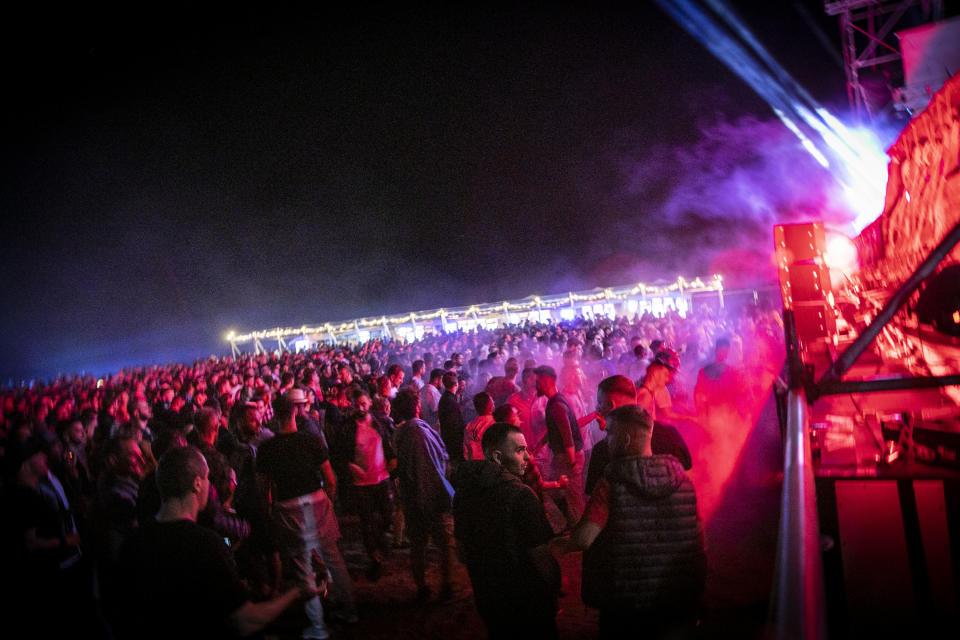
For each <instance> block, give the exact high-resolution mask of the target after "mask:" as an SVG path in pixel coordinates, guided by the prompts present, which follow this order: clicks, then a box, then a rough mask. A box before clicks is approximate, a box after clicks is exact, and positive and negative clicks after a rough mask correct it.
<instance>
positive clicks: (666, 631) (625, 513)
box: [570, 405, 706, 638]
mask: <svg viewBox="0 0 960 640" xmlns="http://www.w3.org/2000/svg"><path fill="white" fill-rule="evenodd" d="M608 429H609V430H610V437H611V438H612V444H611V454H612V460H611V462H610V463H609V464H608V465H607V467H606V469H605V470H604V474H603V478H602V479H601V480H600V481H598V482H597V484H596V486H595V487H594V490H593V493H591V494H590V500H589V502H588V504H587V508H586V510H585V511H584V515H583V518H582V519H581V520H580V523H579V524H578V525H577V526H576V528H575V529H574V530H573V533H571V535H570V546H571V547H573V548H575V549H581V550H584V554H583V576H582V587H581V593H582V597H583V601H584V603H585V604H587V605H589V606H592V607H596V608H598V609H600V637H601V638H619V637H622V634H624V633H625V632H627V631H629V630H634V631H635V630H637V629H643V633H644V637H650V638H661V637H670V638H674V637H686V635H687V634H688V633H690V632H692V631H693V630H694V629H695V628H696V621H697V616H698V614H699V605H700V598H701V596H702V595H703V589H704V581H705V577H706V555H705V553H704V546H703V529H702V527H701V524H700V519H699V517H698V515H697V494H696V491H695V490H694V487H693V483H692V482H691V481H690V479H689V478H688V477H687V475H686V473H684V470H683V466H682V465H681V464H680V462H679V461H678V460H677V459H676V458H675V457H673V456H671V455H653V452H652V451H651V448H650V436H651V433H652V431H653V421H652V420H651V419H650V414H649V413H647V411H646V410H645V409H643V407H640V406H638V405H625V406H622V407H618V408H617V409H614V410H613V411H611V412H610V414H609V415H608Z"/></svg>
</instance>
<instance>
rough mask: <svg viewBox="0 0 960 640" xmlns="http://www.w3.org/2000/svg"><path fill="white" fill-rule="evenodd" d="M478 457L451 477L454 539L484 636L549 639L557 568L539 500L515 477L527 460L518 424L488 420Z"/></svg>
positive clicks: (554, 626)
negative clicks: (480, 456) (465, 569)
mask: <svg viewBox="0 0 960 640" xmlns="http://www.w3.org/2000/svg"><path fill="white" fill-rule="evenodd" d="M481 444H482V448H483V455H484V459H483V460H467V461H465V462H463V463H462V464H461V465H460V466H459V467H458V469H457V471H456V472H455V474H454V478H453V484H454V487H455V489H456V493H455V494H454V497H453V520H454V536H455V537H456V539H457V542H458V547H459V549H460V552H461V556H462V558H463V560H464V562H465V563H466V565H467V572H468V573H469V574H470V582H471V584H472V585H473V594H474V599H475V601H476V605H477V610H478V611H479V612H480V616H481V617H482V618H483V620H484V622H485V623H486V625H487V632H488V635H489V637H490V638H517V637H527V638H556V637H557V622H556V613H557V595H558V594H559V591H560V566H559V565H558V564H557V561H556V559H555V558H554V557H553V555H552V553H551V551H550V548H549V543H550V541H551V539H552V538H553V530H552V529H551V527H550V523H549V522H548V521H547V517H546V514H545V513H544V510H543V505H542V504H541V503H540V501H539V500H538V499H537V496H536V495H535V494H534V493H533V491H531V490H530V488H529V487H527V486H526V485H525V484H524V483H523V481H522V480H521V477H522V476H523V472H524V470H525V468H526V466H527V465H528V464H529V463H530V455H529V453H528V452H527V443H526V440H525V439H524V436H523V432H522V431H521V430H520V428H519V427H516V426H514V425H512V424H507V423H504V422H497V423H494V424H492V425H491V426H490V427H489V428H487V430H486V431H485V432H484V434H483V437H482V441H481Z"/></svg>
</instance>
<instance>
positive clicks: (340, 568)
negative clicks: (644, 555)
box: [257, 395, 356, 638]
mask: <svg viewBox="0 0 960 640" xmlns="http://www.w3.org/2000/svg"><path fill="white" fill-rule="evenodd" d="M273 412H274V417H275V418H276V421H277V429H278V432H277V435H276V436H274V437H273V438H271V439H270V440H268V441H266V442H264V443H263V444H262V445H261V446H260V451H259V453H258V454H257V479H258V485H259V487H260V492H261V495H263V496H264V497H267V496H269V499H270V501H271V504H270V507H271V512H272V519H273V522H274V525H275V526H274V529H275V531H276V535H277V540H276V545H277V548H278V549H279V551H280V557H281V560H282V563H283V577H284V581H285V582H287V583H289V584H297V583H300V584H310V583H312V582H313V581H314V579H315V577H316V575H315V573H314V570H313V564H312V561H311V554H312V552H313V551H315V550H316V551H317V552H319V554H320V555H321V556H322V557H323V560H324V563H325V564H326V566H327V570H328V571H329V572H330V574H331V577H332V578H333V581H332V584H331V598H332V599H333V600H338V601H339V604H340V605H341V607H342V613H340V616H339V617H341V618H344V619H346V620H347V621H351V622H352V621H355V620H356V605H355V604H354V599H353V589H352V586H351V582H350V574H349V573H347V567H346V564H345V563H344V561H343V556H342V555H341V554H340V550H339V548H338V547H337V541H338V540H339V539H340V528H339V527H338V526H337V517H336V515H335V514H334V512H333V502H332V500H331V498H332V497H333V496H334V494H335V492H336V479H335V476H334V473H333V469H332V468H331V466H330V460H329V452H328V451H327V448H326V447H325V446H324V444H323V441H322V440H321V439H320V436H317V435H315V434H312V433H308V432H306V431H297V420H296V408H295V405H294V403H293V401H292V399H291V398H290V397H288V396H287V395H282V396H278V397H277V399H276V400H275V401H274V405H273ZM304 608H305V610H306V613H307V617H308V618H309V620H310V626H309V627H308V628H307V629H305V630H304V632H303V637H304V638H325V637H327V629H326V625H325V623H324V616H323V604H322V603H321V601H320V598H319V596H318V597H315V598H312V599H310V600H309V601H308V602H307V603H306V605H305V607H304Z"/></svg>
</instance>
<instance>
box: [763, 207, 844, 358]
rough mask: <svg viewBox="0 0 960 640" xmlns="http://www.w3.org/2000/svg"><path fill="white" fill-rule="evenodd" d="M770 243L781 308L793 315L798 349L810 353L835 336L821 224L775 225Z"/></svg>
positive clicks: (831, 292)
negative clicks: (798, 340)
mask: <svg viewBox="0 0 960 640" xmlns="http://www.w3.org/2000/svg"><path fill="white" fill-rule="evenodd" d="M773 239H774V245H775V247H776V257H777V270H778V273H779V276H780V295H781V297H782V298H783V308H784V309H785V310H792V311H793V314H794V318H795V319H796V324H797V337H798V338H799V339H800V345H801V348H804V349H810V348H811V346H812V345H813V344H815V343H817V342H823V341H826V340H828V339H830V338H831V337H832V336H835V335H836V333H837V320H836V309H835V308H834V301H833V289H832V287H831V285H830V270H829V268H828V267H827V265H826V262H825V261H824V252H825V251H826V239H825V236H824V232H823V223H822V222H809V223H803V224H781V225H776V226H775V227H774V228H773Z"/></svg>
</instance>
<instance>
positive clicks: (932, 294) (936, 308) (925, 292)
mask: <svg viewBox="0 0 960 640" xmlns="http://www.w3.org/2000/svg"><path fill="white" fill-rule="evenodd" d="M917 320H919V321H920V322H922V323H924V324H929V325H931V326H933V328H934V329H936V330H937V331H939V332H941V333H945V334H947V335H950V336H957V337H960V264H954V265H951V266H949V267H947V268H946V269H943V270H942V271H940V273H937V274H935V275H933V276H930V277H929V278H927V280H926V281H925V282H924V283H923V288H922V289H921V291H920V298H919V299H918V300H917Z"/></svg>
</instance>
